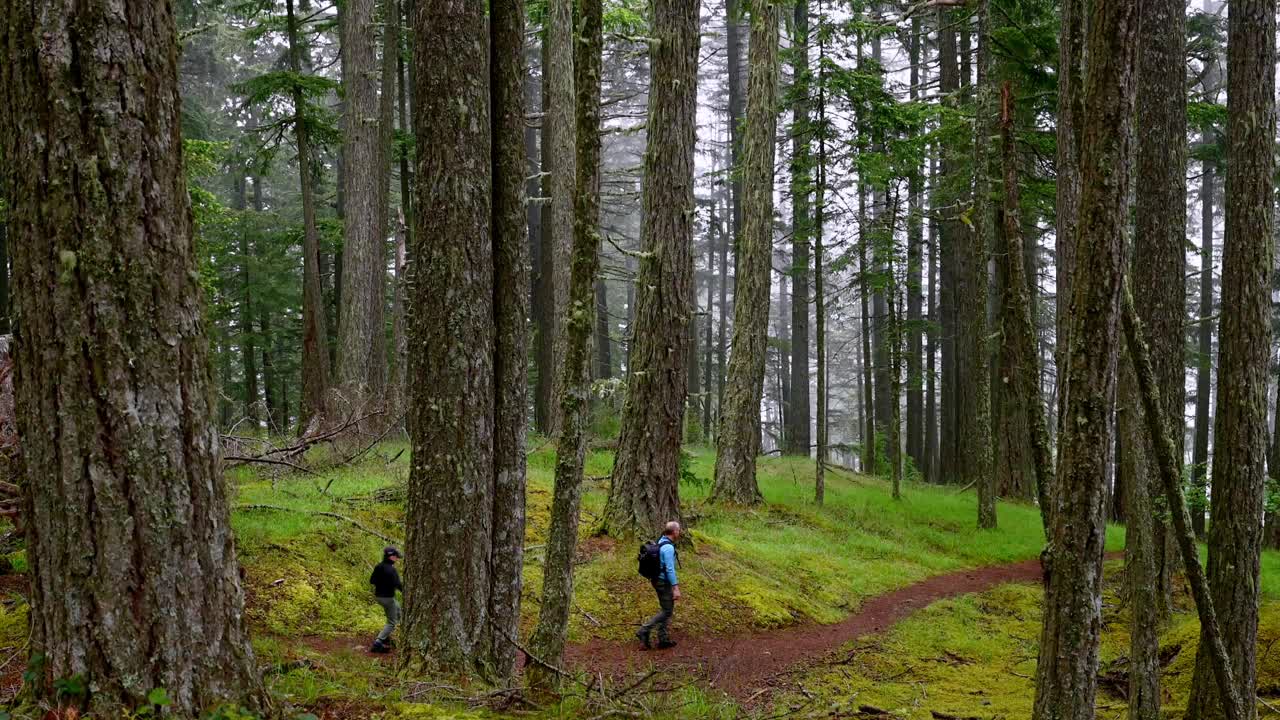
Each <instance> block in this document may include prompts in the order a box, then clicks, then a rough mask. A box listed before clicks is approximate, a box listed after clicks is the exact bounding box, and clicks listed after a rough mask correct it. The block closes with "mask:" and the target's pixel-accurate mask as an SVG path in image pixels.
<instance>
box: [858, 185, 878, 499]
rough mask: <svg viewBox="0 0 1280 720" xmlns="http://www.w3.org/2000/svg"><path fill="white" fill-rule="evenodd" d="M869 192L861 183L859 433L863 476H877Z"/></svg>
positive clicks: (859, 215)
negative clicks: (870, 300) (868, 243)
mask: <svg viewBox="0 0 1280 720" xmlns="http://www.w3.org/2000/svg"><path fill="white" fill-rule="evenodd" d="M866 205H867V191H866V186H865V185H864V184H862V183H859V184H858V220H859V223H858V227H859V230H858V285H859V288H858V301H859V302H861V303H862V307H861V311H862V312H861V322H862V328H861V329H862V348H861V350H862V354H861V355H860V356H859V358H860V360H861V364H862V409H863V410H862V414H863V419H862V422H861V423H859V424H858V430H859V432H860V433H861V434H862V468H863V472H865V473H868V474H875V472H876V407H875V395H874V393H873V392H872V387H871V383H872V378H871V375H872V372H871V370H872V368H871V311H870V309H869V303H868V300H869V299H870V294H871V293H870V290H869V286H870V283H869V282H868V276H869V275H870V274H871V266H870V265H868V264H867V242H868V238H867V232H866V228H867V225H868V221H867V213H866Z"/></svg>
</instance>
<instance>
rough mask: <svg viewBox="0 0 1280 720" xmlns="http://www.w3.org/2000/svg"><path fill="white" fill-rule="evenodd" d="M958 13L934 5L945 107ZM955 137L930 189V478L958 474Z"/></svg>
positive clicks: (953, 101) (953, 79) (955, 72)
mask: <svg viewBox="0 0 1280 720" xmlns="http://www.w3.org/2000/svg"><path fill="white" fill-rule="evenodd" d="M958 17H959V16H958V14H957V13H956V12H955V11H953V10H952V9H950V8H948V7H945V6H942V7H939V8H938V17H937V26H938V87H939V89H940V90H941V91H942V94H943V100H942V102H943V103H944V104H945V105H946V106H948V107H951V108H956V107H957V106H958V105H959V102H960V100H959V91H960V65H959V61H958V58H957V53H958V48H957V43H956V29H955V28H956V26H957V25H958V24H959V21H958ZM956 145H957V143H944V144H942V145H941V146H940V147H939V149H938V154H939V156H940V161H939V164H938V173H937V176H936V179H937V183H936V184H935V186H934V187H935V188H936V189H935V190H934V201H933V204H934V207H937V208H939V211H940V212H941V213H942V218H941V219H940V220H939V223H938V230H939V232H938V240H937V242H938V248H937V253H938V293H939V297H938V315H939V316H940V317H939V318H938V327H939V330H940V332H939V350H940V355H941V361H940V365H941V368H940V369H941V373H940V378H939V382H938V384H939V395H940V400H941V413H940V414H941V418H940V420H939V432H938V477H936V478H934V481H935V482H943V481H944V480H951V481H955V480H958V470H959V453H958V450H957V442H956V429H957V428H956V423H957V416H958V414H959V412H960V409H959V408H958V407H957V405H956V403H957V399H958V397H957V394H956V378H957V372H956V368H957V363H956V350H957V344H956V310H957V307H958V306H957V304H956V300H957V296H956V258H957V245H958V244H959V242H960V238H961V237H962V236H963V234H964V232H965V228H964V224H963V223H962V222H961V221H960V219H959V212H958V210H957V206H958V205H959V203H960V197H959V194H958V192H957V186H958V185H960V184H961V183H963V182H965V181H964V180H961V179H960V176H961V175H963V174H964V160H963V158H962V157H961V156H960V153H959V151H958V150H959V149H958V148H957V147H956Z"/></svg>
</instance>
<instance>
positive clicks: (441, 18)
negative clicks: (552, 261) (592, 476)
mask: <svg viewBox="0 0 1280 720" xmlns="http://www.w3.org/2000/svg"><path fill="white" fill-rule="evenodd" d="M413 31H414V38H415V40H416V44H415V50H416V52H415V55H414V63H415V65H416V72H415V73H414V82H415V85H416V87H415V90H416V92H415V93H414V95H415V98H416V99H417V102H416V106H415V108H414V122H413V126H414V133H415V137H416V145H417V152H418V157H417V172H416V173H415V175H416V177H417V178H419V182H418V184H417V188H416V195H415V197H414V201H415V202H414V204H415V206H416V207H417V208H418V213H417V216H416V218H415V223H416V226H415V228H414V232H413V247H412V248H411V252H410V255H411V256H412V258H413V262H412V268H411V280H410V283H409V287H408V293H407V299H408V303H409V306H408V311H407V312H408V323H407V325H408V327H407V330H408V338H409V344H410V347H430V348H434V349H435V350H436V351H434V352H430V353H411V354H410V362H409V376H410V386H411V390H412V393H411V399H410V403H409V427H410V440H411V444H412V449H413V464H412V466H411V468H410V475H409V500H408V509H407V525H408V527H407V535H406V544H407V546H408V548H407V551H406V554H405V577H406V580H407V582H406V592H405V645H406V649H407V650H408V654H409V659H410V660H413V661H429V662H431V663H433V664H434V665H436V666H437V667H439V668H441V669H444V670H448V671H455V672H467V671H470V670H473V669H480V670H482V671H484V672H486V673H488V674H491V675H495V676H498V677H505V676H508V675H510V674H511V672H512V670H513V664H514V661H515V648H514V646H513V643H512V641H513V639H514V637H515V634H516V632H517V631H518V626H519V617H520V571H521V567H522V549H523V540H524V488H525V465H524V462H525V460H524V455H525V449H524V442H525V440H524V438H525V429H526V428H525V394H526V391H525V378H524V365H525V352H526V340H525V330H524V327H525V325H524V323H525V317H526V314H527V310H528V304H527V303H528V294H527V291H526V288H527V281H528V276H527V271H526V269H525V268H526V266H527V262H528V261H527V255H526V247H527V245H526V235H525V223H526V215H525V208H524V179H525V175H524V173H525V154H524V142H523V131H524V119H523V118H524V97H523V77H524V8H523V5H522V3H520V2H518V0H511V1H509V2H500V3H497V4H495V5H494V6H493V7H492V12H491V13H490V20H489V22H486V18H485V6H484V3H481V2H478V1H475V0H469V1H468V2H464V3H454V2H448V1H447V0H431V1H428V2H424V1H422V0H419V2H418V3H416V8H415V13H414V20H413ZM491 59H492V62H491ZM459 108H467V111H466V112H459ZM489 108H493V114H492V115H490V113H489Z"/></svg>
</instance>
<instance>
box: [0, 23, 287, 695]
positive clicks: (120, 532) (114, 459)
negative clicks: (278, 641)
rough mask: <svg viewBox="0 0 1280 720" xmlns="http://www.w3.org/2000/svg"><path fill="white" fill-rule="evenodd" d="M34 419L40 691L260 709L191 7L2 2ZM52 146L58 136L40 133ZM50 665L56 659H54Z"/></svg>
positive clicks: (1, 133) (0, 95)
mask: <svg viewBox="0 0 1280 720" xmlns="http://www.w3.org/2000/svg"><path fill="white" fill-rule="evenodd" d="M0 17H3V18H5V23H4V25H3V28H2V29H0V35H2V36H3V42H2V43H0V47H2V48H3V50H2V51H0V59H2V62H0V107H4V108H5V110H4V112H0V142H2V143H3V145H0V156H2V157H4V158H5V161H6V165H5V171H4V176H5V178H4V183H3V184H4V185H5V187H6V191H7V193H8V199H9V201H10V202H11V205H10V207H9V212H10V217H9V220H10V222H9V232H10V233H12V235H11V237H10V242H11V247H12V249H13V270H14V279H15V281H16V282H15V286H14V290H15V293H14V308H15V311H16V321H15V325H16V328H17V338H16V343H15V347H16V353H17V354H16V358H15V366H16V373H17V374H16V376H15V381H14V388H15V390H16V392H17V402H16V405H17V409H18V412H17V425H18V433H19V435H20V436H21V437H22V439H23V441H22V451H23V457H24V464H25V467H26V471H27V477H26V479H25V480H24V482H23V494H24V505H25V507H24V511H23V514H24V517H26V518H28V522H25V523H24V525H25V528H26V547H27V558H28V560H29V563H30V568H29V571H28V573H27V576H28V578H29V581H30V600H31V614H30V641H31V642H30V651H31V654H32V657H33V658H35V659H42V660H38V661H37V660H33V667H39V668H40V670H39V671H38V672H37V673H36V675H35V677H34V678H33V679H32V681H31V682H30V686H31V688H32V689H33V690H34V691H35V693H36V695H37V696H38V697H40V698H41V699H44V700H50V701H52V700H54V699H55V698H56V697H57V695H58V692H57V690H56V689H55V688H54V687H53V683H54V681H55V680H60V679H66V678H73V677H82V678H86V679H87V681H86V683H85V685H86V692H85V694H84V695H83V696H80V697H79V698H71V697H66V696H63V697H61V699H60V704H62V703H65V704H75V703H77V702H78V703H79V705H80V706H81V707H80V709H81V710H86V711H88V712H91V713H92V714H93V715H95V716H100V717H119V716H121V715H125V714H128V712H127V711H129V710H134V709H140V708H143V707H148V708H149V707H151V705H152V703H151V702H150V701H149V699H148V694H149V693H151V692H152V691H153V690H156V689H159V688H163V689H164V691H165V692H166V693H167V696H168V698H169V700H170V703H171V704H170V706H169V708H168V712H170V713H172V714H173V715H177V716H185V717H194V716H196V715H197V714H199V713H201V712H202V711H204V710H206V709H208V708H211V707H214V706H216V705H220V704H222V703H234V704H236V705H237V706H239V705H248V706H250V707H253V708H260V707H261V706H262V704H263V702H262V700H263V697H262V694H261V688H260V685H259V680H258V673H257V668H256V666H255V663H254V657H253V652H252V650H251V648H250V645H249V638H248V633H247V629H246V627H245V623H244V596H243V593H242V590H241V587H240V581H239V565H238V563H237V560H236V549H235V543H234V541H233V537H232V532H231V525H230V517H229V516H230V513H229V507H228V502H227V490H226V486H225V482H224V479H223V475H222V469H221V463H220V459H219V441H218V433H217V429H216V426H215V424H214V413H215V409H214V408H215V405H214V393H213V387H212V383H211V376H210V364H209V338H208V336H207V334H206V326H205V318H206V314H205V307H204V301H203V298H202V294H201V290H200V283H199V275H198V272H197V253H196V248H195V246H194V242H193V229H192V217H191V209H190V202H189V199H188V194H187V184H186V179H185V174H184V171H183V152H182V137H181V118H180V109H181V99H180V98H179V94H178V45H177V28H176V27H175V26H174V12H173V6H172V3H169V2H160V3H145V4H141V5H138V6H133V7H130V8H129V12H128V13H124V12H122V10H121V8H120V7H119V6H118V5H117V4H115V3H108V2H103V1H101V0H88V1H86V0H81V1H80V2H70V0H49V2H42V3H30V2H16V1H13V0H4V1H3V2H0ZM37 138H38V139H39V140H38V141H37V140H36V139H37ZM37 663H38V664H37Z"/></svg>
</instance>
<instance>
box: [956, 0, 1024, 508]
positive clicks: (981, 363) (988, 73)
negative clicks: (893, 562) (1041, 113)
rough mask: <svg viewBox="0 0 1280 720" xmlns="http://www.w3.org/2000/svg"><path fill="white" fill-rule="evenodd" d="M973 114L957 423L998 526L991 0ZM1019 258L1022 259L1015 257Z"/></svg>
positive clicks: (964, 471)
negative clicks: (991, 329)
mask: <svg viewBox="0 0 1280 720" xmlns="http://www.w3.org/2000/svg"><path fill="white" fill-rule="evenodd" d="M976 14H977V19H978V83H977V100H976V106H977V111H976V112H977V118H976V119H975V127H976V132H975V137H974V143H973V166H974V168H975V170H974V187H973V202H974V211H973V221H972V222H973V228H972V231H971V232H970V233H969V238H970V245H969V247H967V248H964V249H963V250H962V251H960V252H958V253H957V255H956V257H957V262H956V311H957V313H958V321H957V323H956V360H957V361H958V367H957V378H956V406H957V408H960V409H962V410H960V412H959V413H958V415H957V422H956V442H957V443H958V444H959V456H960V458H959V460H960V468H959V469H960V480H961V482H962V483H963V484H965V485H968V484H973V485H975V486H976V488H977V491H978V527H980V528H994V527H995V526H996V483H995V481H996V478H995V473H994V472H992V462H991V375H990V370H989V364H988V361H989V353H988V351H987V298H988V284H989V283H988V279H987V254H988V253H987V241H988V239H989V238H990V236H991V235H992V232H991V219H992V212H991V207H992V202H991V175H990V171H991V163H990V157H991V151H990V145H991V134H992V132H991V131H992V130H993V129H994V127H995V125H996V118H997V117H998V116H997V115H996V105H995V102H994V99H995V87H994V84H993V83H994V80H993V79H992V57H991V39H990V37H989V36H988V33H987V30H988V26H989V24H990V17H989V15H990V0H979V2H978V7H977V13H976ZM1019 259H1020V258H1019Z"/></svg>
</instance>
